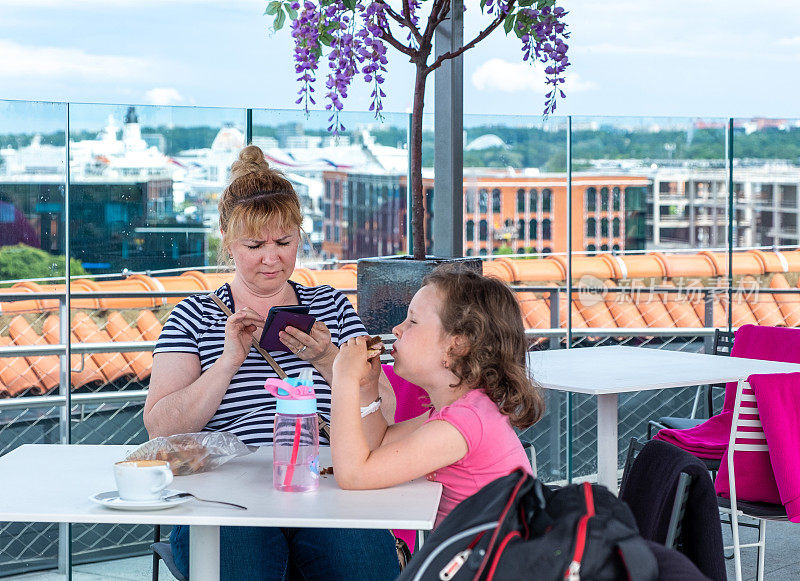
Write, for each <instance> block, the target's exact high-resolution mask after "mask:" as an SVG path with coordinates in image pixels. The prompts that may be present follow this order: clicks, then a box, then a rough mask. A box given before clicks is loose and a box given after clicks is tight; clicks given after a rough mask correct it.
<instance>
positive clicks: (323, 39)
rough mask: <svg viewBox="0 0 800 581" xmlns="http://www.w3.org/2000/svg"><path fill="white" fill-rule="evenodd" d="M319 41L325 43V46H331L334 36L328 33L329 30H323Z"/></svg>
mask: <svg viewBox="0 0 800 581" xmlns="http://www.w3.org/2000/svg"><path fill="white" fill-rule="evenodd" d="M319 41H320V42H321V43H322V44H324V45H325V46H330V45H331V43H332V42H333V36H332V35H330V34H328V33H327V32H323V33H322V34H320V35H319Z"/></svg>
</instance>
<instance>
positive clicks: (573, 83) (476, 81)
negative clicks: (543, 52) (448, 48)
mask: <svg viewBox="0 0 800 581" xmlns="http://www.w3.org/2000/svg"><path fill="white" fill-rule="evenodd" d="M471 80H472V86H473V87H475V88H476V89H477V90H479V91H500V92H502V93H518V92H522V91H532V92H534V93H542V94H544V93H546V92H547V91H548V90H549V89H547V88H546V87H547V85H546V84H545V75H544V65H543V64H542V63H537V64H536V65H535V66H531V65H530V64H529V63H512V62H509V61H505V60H503V59H500V58H493V59H489V60H488V61H486V62H485V63H483V64H482V65H481V66H479V67H478V68H477V69H475V72H474V73H472V78H471ZM596 87H597V85H596V84H595V83H593V82H591V81H583V80H581V79H580V78H579V77H578V75H577V74H576V73H567V75H566V77H565V81H564V92H565V93H570V92H572V93H576V92H582V91H589V90H591V89H595V88H596Z"/></svg>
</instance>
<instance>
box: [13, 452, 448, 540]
mask: <svg viewBox="0 0 800 581" xmlns="http://www.w3.org/2000/svg"><path fill="white" fill-rule="evenodd" d="M134 448H135V446H86V445H70V446H65V445H57V444H27V445H24V446H20V447H19V448H17V449H15V450H14V451H12V452H10V453H8V454H6V455H5V456H3V457H2V458H0V482H2V483H3V494H1V495H0V520H2V521H21V522H72V523H127V524H143V523H144V524H185V525H186V524H188V525H214V526H226V525H227V526H281V527H326V528H398V529H415V530H430V529H432V528H433V524H434V522H435V520H436V511H437V508H438V506H439V497H440V495H441V485H440V484H438V483H435V482H429V481H427V480H426V479H424V478H422V479H417V480H415V481H413V482H409V483H406V484H401V485H398V486H394V487H392V488H387V489H383V490H358V491H355V490H353V491H350V490H341V489H340V488H339V487H338V486H337V484H336V480H335V479H334V478H333V476H327V477H322V478H321V479H320V487H319V490H317V491H315V492H305V493H291V492H278V491H276V490H275V489H274V488H273V487H272V448H271V447H268V446H265V447H263V448H260V449H259V450H258V451H257V452H255V453H253V454H250V455H248V456H244V457H241V458H235V459H233V460H231V461H229V462H228V463H226V464H224V465H223V466H221V467H219V468H217V469H216V470H213V471H211V472H207V473H205V474H195V475H193V476H177V477H175V480H174V481H173V482H172V484H171V485H170V486H169V488H171V489H175V490H185V491H188V492H192V493H194V494H196V495H197V496H199V497H201V498H208V499H212V500H223V501H229V502H235V503H237V504H242V505H244V506H246V507H248V510H247V511H243V510H238V509H233V508H225V507H218V506H215V505H213V504H208V503H201V502H197V501H194V500H192V501H189V502H186V503H184V504H181V505H178V506H175V507H173V508H169V509H166V510H157V511H139V512H130V511H122V510H114V509H109V508H105V507H102V506H99V505H97V504H95V503H93V502H91V501H90V500H89V496H90V495H91V494H94V493H97V492H104V491H107V490H113V489H115V488H116V486H115V484H114V476H113V472H112V468H111V467H112V464H113V463H114V462H116V461H119V460H121V459H123V458H124V457H125V455H126V454H127V453H128V452H129V451H130V450H132V449H134ZM320 463H321V464H322V465H323V466H330V465H331V462H330V449H329V448H327V447H324V448H321V449H320Z"/></svg>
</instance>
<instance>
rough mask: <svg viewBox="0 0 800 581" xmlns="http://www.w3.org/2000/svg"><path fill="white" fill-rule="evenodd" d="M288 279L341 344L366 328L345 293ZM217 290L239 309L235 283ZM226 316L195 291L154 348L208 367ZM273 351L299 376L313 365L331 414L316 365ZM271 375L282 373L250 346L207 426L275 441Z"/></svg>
mask: <svg viewBox="0 0 800 581" xmlns="http://www.w3.org/2000/svg"><path fill="white" fill-rule="evenodd" d="M289 282H290V283H291V284H292V286H293V287H294V290H295V293H296V295H297V299H298V302H299V303H300V304H301V305H308V306H309V307H310V308H311V310H310V312H309V314H311V315H313V316H314V317H315V318H316V319H317V320H318V321H322V322H323V323H325V325H327V327H328V329H329V330H330V332H331V342H332V343H333V344H334V345H337V346H341V345H342V344H343V343H344V342H345V341H347V340H348V339H350V338H352V337H357V336H359V335H366V334H367V331H366V329H365V328H364V324H363V323H362V322H361V319H359V317H358V315H357V314H356V311H355V309H353V305H351V304H350V301H348V300H347V297H345V296H344V295H343V294H342V293H340V292H339V291H337V290H336V289H334V288H332V287H330V286H327V285H325V286H316V287H305V286H301V285H299V284H297V283H295V282H293V281H289ZM214 292H215V293H216V294H217V295H218V296H219V297H220V298H221V299H222V301H223V302H224V303H225V304H226V305H228V307H229V308H230V309H231V311H233V312H236V309H235V306H234V304H233V296H232V295H231V289H230V286H228V285H227V284H225V285H223V286H221V287H220V288H218V289H217V290H216V291H214ZM226 319H227V317H226V316H225V313H223V312H222V311H221V310H220V308H219V307H218V306H217V305H216V304H215V303H214V301H213V300H212V299H211V298H210V297H209V295H205V294H204V295H193V296H190V297H188V298H186V299H184V300H182V301H181V302H180V303H178V304H177V305H175V308H174V309H173V310H172V312H171V313H170V316H169V319H167V322H166V324H165V325H164V328H163V329H162V331H161V335H159V337H158V342H157V343H156V347H155V349H154V350H153V353H193V354H195V355H197V356H198V357H199V358H200V366H201V369H202V371H203V372H205V371H206V369H208V368H209V367H211V365H212V364H213V363H214V361H216V360H217V359H218V358H219V356H220V355H222V349H223V346H224V344H225V321H226ZM270 355H272V357H273V358H274V359H275V361H276V362H277V363H278V365H280V366H281V367H282V368H283V370H284V371H285V372H286V374H287V375H288V376H289V377H297V376H298V375H299V374H300V371H301V370H302V369H304V368H311V369H312V370H313V372H314V391H315V392H316V394H317V409H318V411H319V412H320V414H321V415H322V416H323V417H325V419H328V420H330V412H331V388H330V386H329V385H328V384H327V383H326V382H325V380H324V379H323V378H322V376H321V375H320V374H319V372H318V371H317V370H316V369H315V368H314V367H313V365H311V364H310V363H308V362H306V361H303V360H302V359H300V358H299V357H296V356H295V354H294V353H290V352H287V351H273V352H270ZM269 377H277V374H276V373H275V371H273V369H272V367H270V365H269V364H268V363H267V362H266V361H265V360H264V358H263V357H262V356H261V355H260V354H259V352H258V351H256V350H255V348H254V347H251V348H250V353H248V354H247V358H246V359H245V361H244V363H243V364H242V366H241V367H240V368H239V371H237V372H236V374H235V375H234V376H233V379H231V384H230V386H229V387H228V391H227V392H226V393H225V396H224V397H223V398H222V402H221V403H220V405H219V409H217V411H216V413H215V414H214V416H213V417H212V418H211V420H209V422H208V424H207V425H206V427H205V428H204V430H206V431H213V432H223V431H224V432H233V433H234V434H236V435H237V436H238V437H239V439H240V440H242V442H244V443H245V444H251V445H255V446H263V445H265V444H272V430H273V422H274V418H275V398H274V397H273V396H272V395H270V394H269V393H267V391H266V390H265V389H264V382H265V381H266V379H267V378H269Z"/></svg>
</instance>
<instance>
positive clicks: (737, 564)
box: [731, 510, 742, 581]
mask: <svg viewBox="0 0 800 581" xmlns="http://www.w3.org/2000/svg"><path fill="white" fill-rule="evenodd" d="M736 513H737V511H736V510H731V534H732V536H733V564H734V568H735V571H736V581H742V549H741V548H740V547H739V515H738V514H736Z"/></svg>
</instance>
